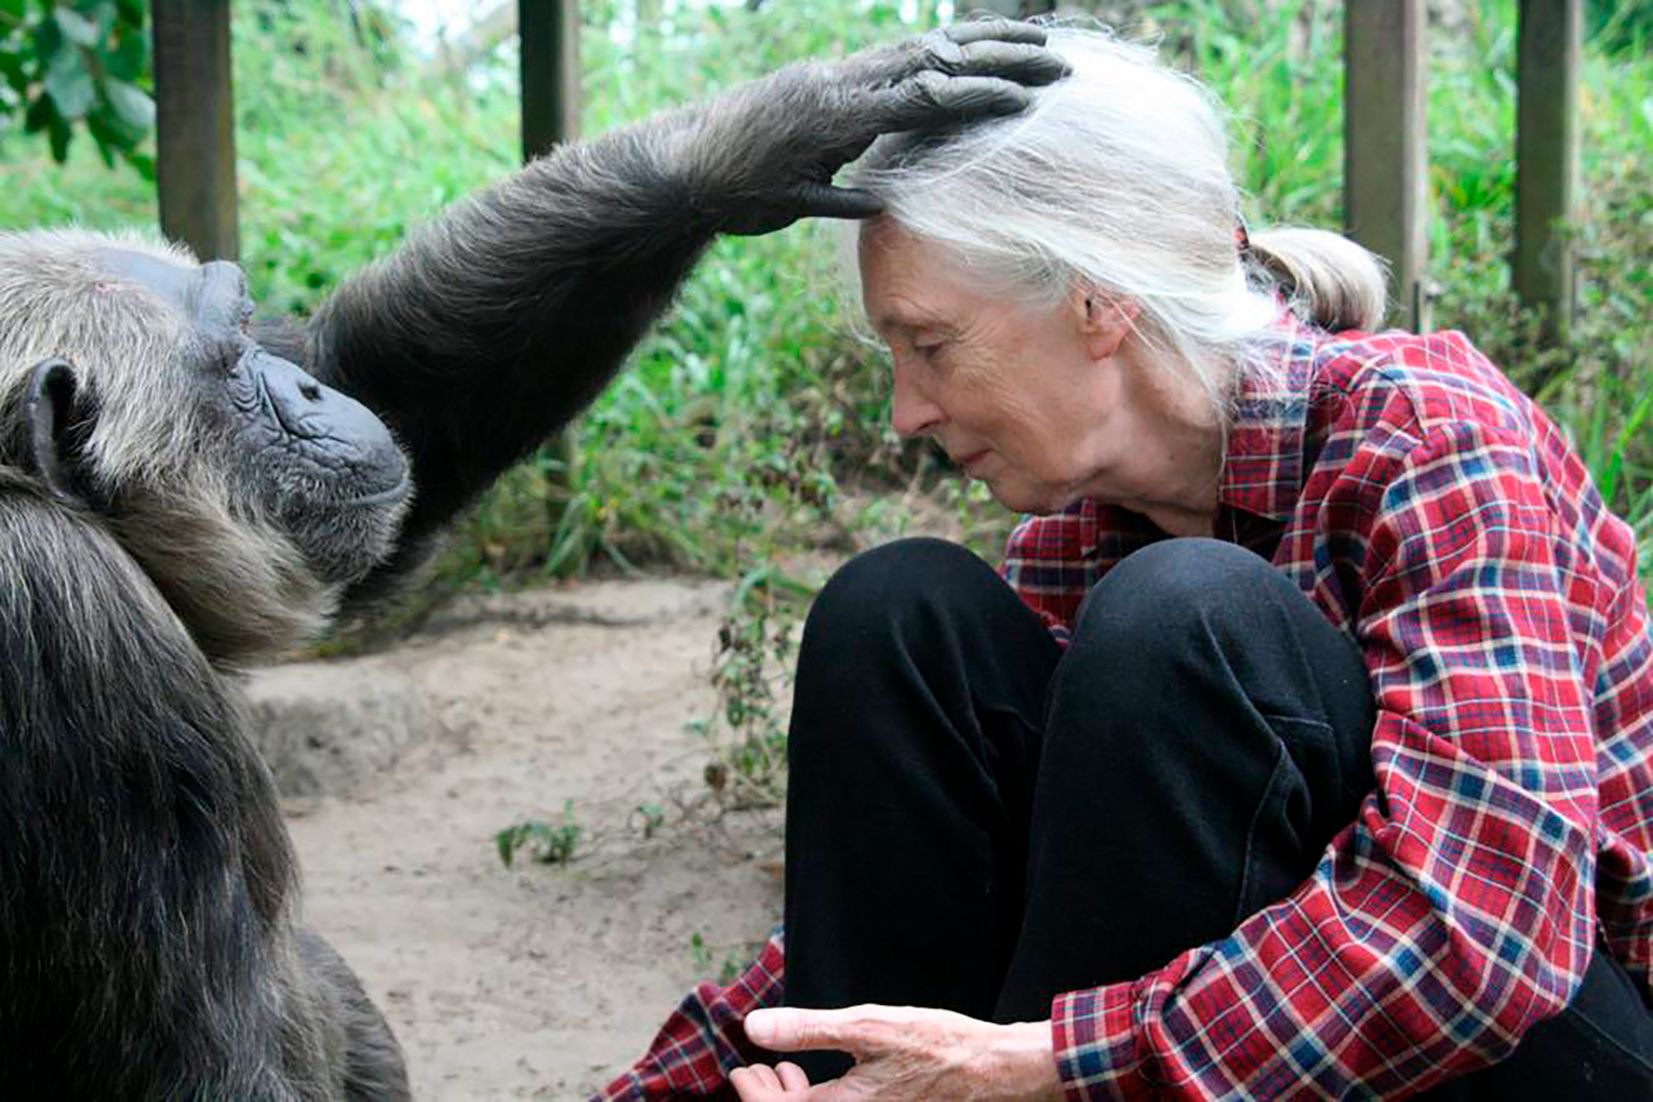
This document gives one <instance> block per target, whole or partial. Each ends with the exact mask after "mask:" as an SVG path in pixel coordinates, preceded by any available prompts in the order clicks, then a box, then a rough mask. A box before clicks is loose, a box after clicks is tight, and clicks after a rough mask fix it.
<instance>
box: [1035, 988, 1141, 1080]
mask: <svg viewBox="0 0 1653 1102" xmlns="http://www.w3.org/2000/svg"><path fill="white" fill-rule="evenodd" d="M1141 986H1142V981H1140V980H1139V981H1137V982H1135V983H1110V984H1107V985H1105V986H1103V987H1092V988H1088V989H1086V990H1084V991H1070V992H1068V993H1067V994H1065V995H1058V996H1056V998H1055V999H1053V1000H1051V1004H1050V1030H1051V1042H1052V1044H1053V1045H1054V1046H1055V1049H1056V1068H1057V1072H1058V1074H1060V1075H1061V1077H1062V1089H1063V1091H1064V1092H1065V1093H1066V1095H1067V1098H1068V1102H1104V1100H1110V1102H1111V1100H1126V1102H1136V1100H1137V1099H1151V1098H1152V1097H1153V1096H1154V1085H1153V1082H1152V1081H1151V1080H1150V1079H1149V1077H1148V1074H1147V1070H1146V1068H1145V1067H1144V1066H1143V1063H1144V1059H1143V1054H1142V1052H1141V1048H1140V1044H1139V1041H1138V1035H1137V1030H1136V1010H1135V1007H1136V1004H1137V996H1138V994H1139V993H1140V991H1139V989H1140V988H1141Z"/></svg>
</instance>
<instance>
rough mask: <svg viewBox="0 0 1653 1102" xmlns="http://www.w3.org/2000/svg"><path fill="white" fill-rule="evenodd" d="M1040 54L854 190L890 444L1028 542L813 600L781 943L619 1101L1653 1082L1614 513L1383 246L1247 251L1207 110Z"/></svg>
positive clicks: (1650, 991) (1650, 683)
mask: <svg viewBox="0 0 1653 1102" xmlns="http://www.w3.org/2000/svg"><path fill="white" fill-rule="evenodd" d="M1050 38H1051V45H1052V47H1053V48H1054V49H1056V50H1057V51H1058V52H1059V53H1061V54H1062V55H1063V56H1064V57H1065V58H1066V60H1067V61H1068V62H1069V64H1070V65H1071V66H1072V70H1073V71H1072V74H1071V76H1069V77H1068V78H1067V79H1066V80H1064V81H1061V82H1059V83H1057V84H1054V85H1052V86H1050V87H1048V88H1046V89H1043V90H1041V91H1039V92H1038V93H1037V94H1036V97H1035V103H1034V106H1033V107H1032V108H1031V110H1030V111H1029V112H1028V113H1027V114H1025V115H1022V116H1018V117H1014V118H1009V119H1005V120H996V121H994V122H992V123H989V124H986V125H983V126H980V127H977V128H974V129H969V130H965V131H961V132H959V133H956V134H950V135H946V136H944V137H941V138H936V137H930V138H927V139H912V138H907V139H883V140H882V141H881V143H880V144H879V145H877V146H875V147H874V148H873V150H872V151H871V152H870V153H869V154H868V156H867V158H865V160H864V163H863V164H862V165H861V166H860V168H859V172H858V178H857V181H856V182H857V184H858V186H860V187H862V188H865V189H867V190H869V191H870V192H872V193H873V194H874V195H876V196H877V197H878V198H879V199H880V200H881V201H882V203H883V207H884V213H883V214H882V215H881V216H879V217H877V218H874V219H873V220H871V221H869V222H866V223H864V224H863V227H862V229H861V231H860V252H859V260H860V275H861V283H862V292H863V298H864V302H865V306H866V310H867V314H868V317H869V319H870V321H871V323H872V325H873V326H874V327H875V328H876V329H877V331H878V332H879V333H880V334H881V335H882V336H883V337H884V339H885V340H886V341H887V342H888V344H889V346H890V350H891V352H892V354H893V357H894V372H895V381H894V414H893V416H894V423H895V427H896V429H897V430H899V431H900V432H901V433H903V434H906V435H919V436H929V437H931V438H933V439H935V440H936V441H938V442H939V443H940V445H941V446H942V447H944V448H945V449H946V450H947V452H948V454H949V455H951V456H952V457H953V459H954V460H955V461H956V462H957V464H958V465H959V466H960V467H962V468H963V470H964V472H965V473H966V474H967V475H968V476H969V477H971V478H976V479H980V480H982V481H983V482H985V483H986V484H987V485H988V487H989V488H990V489H991V491H992V493H993V495H994V497H995V498H996V499H997V500H998V501H1000V502H1002V503H1003V504H1005V505H1007V506H1009V507H1010V508H1012V509H1016V510H1020V511H1023V512H1026V513H1029V514H1032V516H1031V517H1030V519H1028V520H1026V521H1025V522H1024V523H1023V524H1022V525H1021V526H1020V527H1019V528H1018V529H1017V530H1016V532H1015V534H1014V535H1013V536H1012V537H1011V541H1010V547H1009V551H1008V555H1007V557H1006V559H1005V562H1004V564H1003V566H1002V568H1001V570H1000V571H999V572H998V573H995V572H994V571H993V570H991V569H989V568H988V567H987V566H985V565H984V564H982V563H981V562H980V561H978V560H977V559H975V558H974V557H972V556H971V555H970V554H969V553H967V552H966V551H964V550H963V549H961V548H958V547H954V546H950V545H948V544H945V543H941V542H935V541H911V542H904V543H898V544H894V545H891V546H886V547H883V548H880V549H878V550H876V551H872V552H869V553H867V554H865V555H862V556H860V557H859V558H857V559H856V560H854V561H853V562H851V563H850V564H849V565H848V566H846V567H845V568H844V569H842V570H841V571H840V572H839V573H838V574H837V576H836V577H834V579H833V580H832V581H831V583H830V584H829V585H828V586H827V587H826V588H825V590H824V591H823V592H822V594H821V596H820V599H819V600H818V602H817V603H816V605H815V608H814V610H813V611H812V613H811V615H810V618H809V622H808V625H807V627H806V629H805V633H804V638H803V643H802V648H801V654H800V658H799V668H798V676H797V689H796V701H795V704H794V711H793V719H792V730H791V770H792V772H791V787H790V793H789V800H788V809H787V833H786V850H787V864H786V921H785V927H784V931H785V938H784V948H783V942H782V939H781V936H780V935H779V934H777V936H776V938H775V939H774V940H773V941H772V942H771V944H770V945H769V946H768V948H767V949H766V950H765V952H764V953H763V955H762V956H761V958H760V959H759V960H758V961H757V963H756V964H754V965H753V967H752V968H751V969H750V970H749V971H748V972H747V973H746V974H745V975H743V976H742V977H741V978H739V979H738V980H737V981H736V982H735V983H734V984H733V985H732V986H730V987H728V988H725V989H717V988H712V987H710V986H706V987H703V988H701V989H700V990H699V991H697V992H696V993H694V994H693V995H691V996H690V997H689V998H688V999H687V1000H686V1001H685V1003H684V1004H683V1006H682V1007H681V1008H680V1009H679V1011H678V1013H677V1014H676V1015H675V1016H674V1017H673V1019H672V1020H671V1021H669V1022H668V1023H667V1025H666V1027H665V1029H664V1030H663V1031H662V1033H661V1035H660V1036H659V1038H657V1040H656V1042H655V1044H654V1046H653V1048H652V1049H651V1051H650V1053H649V1055H648V1056H646V1057H645V1058H644V1059H643V1060H642V1061H641V1062H639V1064H638V1065H636V1067H635V1068H633V1069H632V1071H631V1072H629V1073H628V1074H626V1075H625V1076H622V1077H621V1078H620V1079H618V1080H617V1081H616V1082H615V1083H614V1084H613V1085H612V1086H610V1088H609V1089H608V1091H607V1092H606V1093H605V1097H607V1098H613V1099H644V1098H668V1097H723V1098H728V1097H732V1096H734V1095H737V1094H738V1096H739V1098H740V1099H742V1100H744V1102H763V1100H768V1099H785V1098H791V1097H806V1098H816V1099H821V1100H827V1099H833V1100H841V1099H867V1100H873V1099H877V1100H920V1099H1043V1098H1050V1099H1060V1098H1063V1097H1067V1098H1071V1099H1101V1098H1148V1097H1174V1098H1275V1097H1314V1098H1344V1097H1385V1098H1389V1097H1394V1098H1399V1097H1405V1096H1411V1095H1413V1094H1415V1093H1418V1092H1427V1093H1428V1097H1431V1098H1499V1099H1507V1098H1529V1097H1530V1098H1544V1099H1569V1098H1592V1099H1629V1098H1653V1013H1650V1011H1649V1006H1650V1005H1653V988H1650V986H1649V985H1650V974H1649V969H1650V966H1653V640H1650V637H1649V628H1648V616H1647V605H1646V598H1645V595H1644V592H1643V590H1642V588H1641V586H1640V585H1639V584H1638V583H1637V580H1636V575H1635V564H1636V554H1635V546H1634V540H1633V536H1632V533H1631V531H1630V530H1629V528H1628V527H1627V526H1626V525H1625V524H1624V523H1622V522H1621V521H1620V520H1618V519H1617V518H1615V517H1613V516H1612V515H1611V514H1610V513H1609V512H1608V511H1607V508H1606V507H1605V505H1604V504H1603V502H1602V500H1601V497H1600V496H1599V495H1598V493H1597V492H1596V489H1595V487H1594V486H1592V485H1591V482H1590V477H1589V475H1588V473H1587V472H1586V470H1585V468H1584V466H1583V465H1582V463H1581V462H1580V461H1579V459H1578V457H1577V455H1575V454H1574V452H1573V450H1572V449H1571V447H1570V446H1569V445H1568V443H1567V440H1566V438H1565V436H1564V435H1563V434H1562V432H1560V431H1559V430H1558V429H1557V428H1556V426H1555V425H1554V424H1553V423H1552V422H1551V421H1550V420H1549V419H1548V418H1547V417H1546V416H1545V415H1544V413H1543V412H1542V411H1540V410H1539V409H1538V408H1537V407H1535V406H1534V405H1533V404H1532V403H1531V402H1530V401H1529V400H1528V399H1527V398H1526V397H1525V396H1523V395H1522V394H1521V393H1520V391H1518V390H1517V389H1516V388H1515V387H1514V386H1512V385H1511V384H1510V382H1509V381H1508V380H1507V379H1506V378H1505V377H1504V376H1503V375H1502V374H1501V373H1500V372H1499V371H1498V369H1497V368H1495V367H1494V366H1493V365H1492V364H1491V363H1489V362H1488V361H1487V360H1486V359H1485V358H1484V357H1483V356H1482V355H1481V354H1480V353H1478V352H1477V351H1476V350H1475V348H1474V347H1472V346H1471V345H1470V343H1469V342H1468V341H1467V340H1466V339H1465V338H1464V337H1463V336H1462V335H1460V334H1456V333H1440V334H1435V335H1431V336H1427V337H1421V336H1414V335H1412V334H1409V333H1401V332H1386V333H1381V334H1375V335H1373V334H1370V333H1369V332H1368V331H1369V330H1370V329H1372V328H1373V327H1374V326H1375V325H1376V324H1377V323H1378V321H1379V318H1380V316H1381V314H1382V307H1383V283H1382V275H1381V272H1380V269H1379V267H1378V265H1377V263H1376V262H1375V261H1374V259H1373V258H1372V257H1371V256H1370V255H1368V254H1366V253H1365V252H1364V251H1363V250H1361V249H1359V248H1358V247H1356V246H1354V245H1352V244H1350V243H1348V242H1346V241H1344V240H1342V239H1341V238H1338V237H1336V236H1334V235H1332V234H1329V233H1320V232H1314V231H1279V232H1274V233H1267V234H1264V233H1258V234H1256V235H1253V236H1251V237H1249V238H1248V237H1247V234H1246V232H1245V230H1244V228H1243V227H1237V226H1236V217H1235V209H1236V192H1235V187H1234V183H1233V181H1232V179H1231V177H1230V175H1229V172H1228V169H1227V166H1226V160H1227V146H1226V139H1225V135H1224V129H1223V125H1222V122H1221V121H1220V120H1221V112H1220V110H1219V108H1218V105H1217V104H1216V103H1215V102H1213V100H1212V98H1211V96H1210V95H1209V94H1208V93H1207V92H1206V91H1205V90H1204V89H1202V88H1201V87H1200V86H1199V85H1198V84H1196V83H1195V82H1193V81H1192V80H1189V79H1187V78H1185V77H1183V76H1181V75H1179V74H1177V73H1175V72H1173V71H1172V70H1170V69H1169V68H1167V67H1166V66H1164V65H1163V64H1161V63H1160V62H1158V61H1157V60H1156V59H1155V58H1154V56H1153V55H1152V54H1151V52H1150V51H1148V50H1146V49H1143V48H1140V47H1137V46H1133V45H1128V44H1125V43H1122V42H1119V41H1116V40H1114V39H1112V38H1110V37H1108V36H1106V35H1103V34H1100V33H1094V32H1083V31H1075V30H1057V31H1054V32H1053V33H1052V34H1051V36H1050ZM783 1006H784V1007H786V1008H789V1009H765V1008H770V1007H783ZM919 1008H924V1009H919ZM774 1053H800V1054H802V1055H799V1056H797V1057H795V1059H796V1061H797V1062H795V1063H794V1062H781V1063H779V1064H778V1065H777V1064H776V1063H775V1061H776V1059H777V1057H775V1056H774V1055H772V1054H774ZM846 1054H847V1055H846ZM851 1057H853V1059H854V1061H855V1062H854V1064H853V1066H851V1064H850V1058H851ZM743 1065H744V1066H743ZM800 1065H801V1066H800ZM811 1083H813V1084H815V1085H813V1086H811V1085H810V1084H811Z"/></svg>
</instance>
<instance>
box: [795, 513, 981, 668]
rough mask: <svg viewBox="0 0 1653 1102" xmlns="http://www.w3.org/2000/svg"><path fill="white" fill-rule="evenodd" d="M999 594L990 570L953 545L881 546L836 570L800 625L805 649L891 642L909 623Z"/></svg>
mask: <svg viewBox="0 0 1653 1102" xmlns="http://www.w3.org/2000/svg"><path fill="white" fill-rule="evenodd" d="M1004 588H1005V586H1004V582H1003V581H1002V580H1001V579H1000V578H999V576H998V575H997V574H996V573H994V571H993V569H992V568H991V567H990V566H988V565H987V564H986V563H985V562H983V561H982V560H981V559H980V558H978V557H977V556H976V555H974V554H972V553H971V552H970V551H969V550H968V549H966V548H964V547H962V546H960V545H958V544H956V543H949V542H947V541H946V540H939V539H929V538H916V539H903V540H896V541H894V542H892V543H886V544H882V545H881V546H878V547H875V548H873V549H871V550H870V551H863V552H862V553H861V554H859V555H857V556H855V557H854V558H853V559H851V560H850V561H849V562H847V563H845V564H844V565H843V566H841V567H839V568H838V570H837V572H836V573H834V574H833V575H832V577H831V579H830V580H828V582H827V584H826V585H825V586H824V587H823V588H822V589H821V592H820V594H819V595H817V597H816V598H815V603H814V605H813V606H812V607H811V609H810V612H809V617H808V619H807V620H806V622H805V624H804V640H805V646H806V648H807V647H809V646H810V644H811V643H814V644H817V645H819V644H821V643H823V642H824V643H828V644H835V643H848V644H852V645H854V646H855V647H857V648H865V647H868V646H877V645H878V644H880V643H884V642H891V641H894V640H895V639H897V638H898V637H899V636H900V634H901V630H902V627H903V625H906V624H908V623H911V622H912V620H913V619H914V618H915V617H921V616H924V615H925V614H926V613H933V612H934V611H935V610H937V609H943V608H950V607H964V606H966V605H968V604H969V603H970V602H971V601H972V600H974V599H976V597H977V596H978V595H979V594H981V593H983V592H985V591H990V590H993V589H999V590H1002V589H1004ZM833 649H836V648H833Z"/></svg>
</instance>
